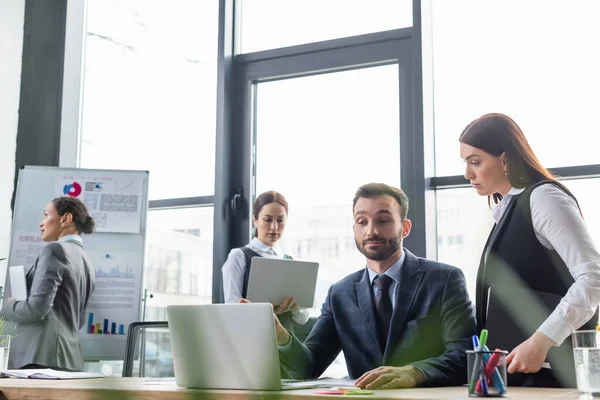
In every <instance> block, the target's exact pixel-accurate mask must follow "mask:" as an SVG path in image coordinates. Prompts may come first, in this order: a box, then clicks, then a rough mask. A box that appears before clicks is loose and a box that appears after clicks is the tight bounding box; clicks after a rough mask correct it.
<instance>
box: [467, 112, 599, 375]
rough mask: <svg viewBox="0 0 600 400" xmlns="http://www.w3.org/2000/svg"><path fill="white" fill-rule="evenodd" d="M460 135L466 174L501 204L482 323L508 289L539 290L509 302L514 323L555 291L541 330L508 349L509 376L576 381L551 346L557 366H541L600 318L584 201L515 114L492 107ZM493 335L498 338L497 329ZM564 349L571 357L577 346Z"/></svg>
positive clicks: (483, 280)
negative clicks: (539, 153)
mask: <svg viewBox="0 0 600 400" xmlns="http://www.w3.org/2000/svg"><path fill="white" fill-rule="evenodd" d="M459 141H460V155H461V158H463V160H465V162H466V170H465V178H467V179H468V180H470V182H471V184H472V185H473V188H474V189H475V190H476V191H477V193H478V194H479V195H481V196H488V204H490V206H491V203H492V202H493V203H495V207H494V208H493V209H492V215H493V218H494V220H495V222H496V224H495V225H494V228H493V229H492V232H491V233H490V236H489V238H488V241H487V243H486V246H485V249H484V252H483V255H482V258H481V262H480V265H479V269H478V273H477V289H476V310H477V315H476V317H477V323H478V328H479V330H481V329H483V328H485V326H486V318H487V317H488V315H487V313H488V310H487V306H488V305H489V304H491V303H489V301H490V298H491V299H492V300H493V302H494V303H496V304H498V303H499V304H501V305H500V307H502V301H498V299H500V300H501V299H502V296H501V294H502V293H505V295H508V296H510V294H511V293H515V291H516V290H521V289H525V293H527V294H528V295H530V296H532V297H531V302H524V304H522V305H520V306H519V307H510V308H511V309H508V308H509V307H508V306H505V309H504V310H503V312H501V313H498V314H496V315H509V316H511V318H512V319H513V321H510V322H511V323H514V321H517V320H519V317H521V319H522V317H523V316H527V315H535V314H531V313H536V312H537V313H538V314H539V311H538V310H539V308H537V309H536V308H535V306H536V304H537V306H538V307H539V305H540V304H541V303H542V301H541V298H542V297H545V298H547V297H548V296H555V298H556V299H557V301H556V303H557V306H556V308H555V309H553V310H552V309H550V310H547V311H548V313H547V314H545V315H544V317H543V318H542V319H545V320H544V322H543V323H542V324H541V325H540V326H539V327H537V330H535V331H534V332H525V331H522V332H520V335H521V337H522V342H521V343H520V344H519V343H515V345H514V346H515V347H514V348H512V349H505V350H508V351H510V353H509V355H508V357H507V364H508V363H509V366H508V372H509V373H510V375H509V381H508V383H509V385H519V386H547V387H548V386H551V387H552V386H554V387H556V386H574V385H575V381H574V369H573V361H572V358H571V359H570V360H566V361H564V362H555V363H552V361H553V360H552V357H553V354H554V352H551V353H550V358H549V360H548V361H550V364H551V369H549V368H546V367H544V368H542V367H543V366H544V363H545V361H546V357H547V356H548V351H549V350H550V349H551V348H553V347H555V346H560V345H561V344H562V343H563V342H565V339H566V345H568V344H569V342H570V340H571V339H570V338H568V337H569V335H570V334H571V332H572V331H574V330H577V329H580V328H582V327H584V328H586V329H590V328H591V329H594V326H595V325H596V323H597V322H598V315H597V314H595V313H596V309H597V307H598V304H599V303H600V254H599V252H598V250H597V248H596V247H595V246H594V243H593V240H592V238H591V237H590V234H589V232H588V230H587V228H586V225H585V223H584V220H583V217H582V214H581V211H580V209H579V205H578V203H577V200H576V199H575V197H574V196H573V195H572V194H571V193H570V192H569V191H568V189H567V188H566V187H565V186H564V185H562V184H561V183H559V182H558V181H557V180H556V178H555V177H554V176H553V175H552V174H551V173H550V172H549V171H548V170H546V169H545V168H544V167H543V166H542V165H541V164H540V162H539V161H538V159H537V157H536V156H535V154H534V153H533V150H532V149H531V147H530V146H529V143H528V142H527V140H526V139H525V136H524V135H523V132H522V131H521V129H520V128H519V126H518V125H517V124H516V123H515V122H514V121H513V120H512V119H511V118H509V117H508V116H506V115H503V114H486V115H484V116H482V117H480V118H478V119H476V120H475V121H473V122H471V123H470V124H469V125H468V126H467V127H466V128H465V130H464V131H463V132H462V134H461V135H460V138H459ZM511 291H512V292H511ZM495 294H496V297H495V296H494V295H495ZM540 294H541V295H540ZM488 296H489V297H490V298H488ZM536 296H537V298H536ZM508 303H509V301H507V300H505V301H504V304H505V305H506V304H508ZM484 305H485V307H484ZM515 308H516V309H515ZM490 310H492V309H491V308H490ZM492 313H493V311H491V312H490V315H492ZM533 329H535V328H533ZM533 329H532V330H533ZM489 335H490V341H491V340H492V338H493V335H494V332H491V331H490V333H489ZM518 336H519V335H517V337H518ZM519 341H521V339H519ZM557 351H558V350H557ZM562 354H563V356H564V354H569V355H570V357H572V352H563V353H562ZM546 365H547V364H546ZM565 371H567V372H565Z"/></svg>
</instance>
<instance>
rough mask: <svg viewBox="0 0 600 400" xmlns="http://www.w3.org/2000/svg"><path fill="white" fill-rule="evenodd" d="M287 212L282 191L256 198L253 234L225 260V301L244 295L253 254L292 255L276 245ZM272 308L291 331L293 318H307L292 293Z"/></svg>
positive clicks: (262, 255)
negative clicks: (247, 241)
mask: <svg viewBox="0 0 600 400" xmlns="http://www.w3.org/2000/svg"><path fill="white" fill-rule="evenodd" d="M287 214H288V203H287V200H286V199H285V197H284V196H283V195H282V194H281V193H278V192H275V191H269V192H265V193H262V194H261V195H260V196H258V197H257V198H256V201H255V202H254V206H253V208H252V222H253V224H254V238H252V240H251V241H250V243H248V244H247V245H246V246H244V247H241V248H237V249H232V250H231V252H230V253H229V256H228V257H227V261H225V264H223V269H222V273H223V292H224V295H225V303H237V302H238V301H239V300H240V299H241V298H245V296H246V292H247V288H248V277H249V276H250V261H251V260H252V257H269V258H279V259H284V258H287V259H291V258H292V257H290V256H288V255H287V254H284V252H283V251H282V250H280V249H279V247H278V245H277V242H279V240H280V239H281V237H282V235H283V231H284V230H285V223H286V219H287ZM273 311H274V312H275V314H276V315H277V316H278V317H279V319H280V321H281V322H282V324H284V326H285V327H286V328H287V329H289V330H292V331H293V323H292V320H293V321H295V322H297V323H299V324H301V325H303V324H305V323H306V321H307V320H308V310H302V309H299V308H298V304H297V303H296V301H295V300H294V298H292V297H286V298H285V299H284V300H283V301H282V302H281V304H274V305H273ZM284 321H285V323H284Z"/></svg>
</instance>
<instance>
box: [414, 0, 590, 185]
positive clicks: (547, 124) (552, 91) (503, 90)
mask: <svg viewBox="0 0 600 400" xmlns="http://www.w3.org/2000/svg"><path fill="white" fill-rule="evenodd" d="M424 1H430V2H431V15H429V18H430V20H429V21H427V20H426V21H424V26H425V25H427V24H431V32H430V33H431V40H432V43H431V44H432V49H433V56H432V57H431V54H425V55H424V57H425V58H426V59H428V57H431V58H432V59H433V96H434V109H435V114H434V115H435V142H436V157H435V160H436V175H437V176H446V175H458V174H462V173H463V170H462V164H461V163H460V160H459V148H458V136H459V135H460V133H461V132H462V130H463V129H464V128H465V127H466V126H467V124H468V123H469V122H471V121H472V120H473V119H475V118H477V117H479V116H481V115H483V114H485V113H489V112H502V113H505V114H508V115H509V116H511V117H512V118H514V119H515V120H516V121H517V123H518V124H519V125H520V126H521V128H522V129H523V131H524V132H525V135H526V137H527V139H528V141H529V143H530V144H531V145H532V147H533V149H534V151H535V152H536V153H537V155H538V157H539V158H540V161H541V162H542V164H543V165H545V166H546V167H562V166H569V165H585V164H596V163H598V155H597V151H596V146H594V145H593V144H595V143H596V139H595V138H596V137H597V136H598V134H599V133H600V131H599V128H598V124H597V122H596V115H597V110H598V109H600V97H598V93H599V92H600V73H598V71H600V53H599V52H598V49H599V48H600V41H599V38H600V25H599V24H598V23H597V19H598V18H597V16H598V15H600V2H598V1H593V0H587V1H575V2H573V1H558V2H548V1H544V0H528V1H519V0H510V1H502V2H490V1H477V0H455V1H447V0H424ZM424 18H427V16H424ZM427 33H428V31H425V34H427ZM426 36H427V35H426ZM426 47H428V45H427V44H426Z"/></svg>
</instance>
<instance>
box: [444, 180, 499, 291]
mask: <svg viewBox="0 0 600 400" xmlns="http://www.w3.org/2000/svg"><path fill="white" fill-rule="evenodd" d="M436 197H437V210H436V214H437V250H438V261H440V262H443V263H446V264H450V265H453V266H455V267H458V268H460V269H461V270H462V271H463V273H464V274H465V278H466V280H467V290H468V291H469V296H470V297H471V300H473V301H474V300H475V282H476V279H477V268H478V267H479V259H480V258H481V252H482V251H483V246H485V242H486V239H487V237H488V235H489V233H490V230H491V229H492V226H493V225H494V220H493V218H492V213H491V211H490V209H489V207H488V205H487V197H482V196H479V195H478V194H477V192H476V191H475V189H473V188H460V189H447V190H438V191H437V192H436Z"/></svg>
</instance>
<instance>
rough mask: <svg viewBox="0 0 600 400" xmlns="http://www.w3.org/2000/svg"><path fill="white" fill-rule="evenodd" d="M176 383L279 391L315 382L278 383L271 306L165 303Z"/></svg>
mask: <svg viewBox="0 0 600 400" xmlns="http://www.w3.org/2000/svg"><path fill="white" fill-rule="evenodd" d="M167 319H168V321H169V336H170V338H171V351H172V354H173V366H174V368H175V381H176V383H177V385H178V386H181V387H189V388H206V389H245V390H282V389H305V388H312V387H318V386H319V383H321V382H318V381H304V382H289V383H287V382H282V380H281V378H280V377H281V375H280V372H279V354H278V350H277V342H276V337H275V323H274V322H273V307H272V306H271V304H265V303H252V304H209V305H196V306H168V307H167Z"/></svg>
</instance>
